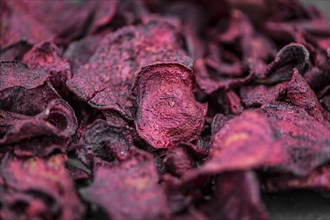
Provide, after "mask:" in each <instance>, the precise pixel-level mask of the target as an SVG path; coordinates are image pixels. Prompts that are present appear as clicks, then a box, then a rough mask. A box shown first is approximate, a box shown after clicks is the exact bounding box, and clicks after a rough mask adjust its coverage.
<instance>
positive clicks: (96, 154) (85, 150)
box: [76, 119, 133, 168]
mask: <svg viewBox="0 0 330 220" xmlns="http://www.w3.org/2000/svg"><path fill="white" fill-rule="evenodd" d="M132 146H133V138H132V136H131V133H130V130H129V129H127V128H125V127H117V126H114V125H111V124H109V123H108V122H107V121H104V120H101V119H97V120H95V121H94V122H93V124H91V125H90V126H88V127H86V128H85V130H84V132H83V134H82V136H81V139H80V141H79V144H78V148H76V152H77V155H78V158H79V159H80V160H81V161H82V162H83V163H85V164H86V165H87V166H88V167H89V168H93V165H94V162H95V161H94V160H95V158H99V159H101V160H104V161H106V162H109V163H110V162H112V161H114V160H119V161H122V160H125V159H126V158H127V157H128V156H129V155H130V153H131V152H130V151H129V150H130V148H131V147H132Z"/></svg>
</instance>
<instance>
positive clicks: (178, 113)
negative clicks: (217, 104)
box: [135, 63, 207, 148]
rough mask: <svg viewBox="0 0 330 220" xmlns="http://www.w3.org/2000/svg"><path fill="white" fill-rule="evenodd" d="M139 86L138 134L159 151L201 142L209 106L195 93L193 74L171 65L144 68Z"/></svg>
mask: <svg viewBox="0 0 330 220" xmlns="http://www.w3.org/2000/svg"><path fill="white" fill-rule="evenodd" d="M136 87H137V104H138V110H137V116H136V120H135V126H136V130H137V132H138V134H139V135H140V137H142V138H143V139H144V140H145V141H146V142H148V143H149V144H150V145H151V146H153V147H155V148H172V147H174V146H175V145H176V144H178V143H180V142H188V143H189V142H191V141H193V140H196V139H198V137H199V135H200V133H201V131H202V128H203V125H204V120H205V116H206V111H207V106H206V105H203V104H200V103H198V102H197V101H196V100H195V98H194V96H193V93H192V89H193V75H192V72H191V70H190V69H188V68H187V67H185V66H182V65H179V64H175V63H172V64H171V63H169V64H155V65H151V66H147V67H144V68H143V69H142V70H141V72H140V73H139V77H138V79H137V83H136Z"/></svg>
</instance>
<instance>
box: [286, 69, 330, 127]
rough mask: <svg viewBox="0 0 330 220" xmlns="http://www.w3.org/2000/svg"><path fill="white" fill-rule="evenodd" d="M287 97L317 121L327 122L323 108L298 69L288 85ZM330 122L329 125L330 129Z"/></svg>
mask: <svg viewBox="0 0 330 220" xmlns="http://www.w3.org/2000/svg"><path fill="white" fill-rule="evenodd" d="M287 97H288V98H289V100H290V102H291V103H292V104H294V105H296V106H299V107H302V108H305V110H306V111H307V112H308V114H310V115H311V116H313V117H314V118H315V119H316V120H317V121H319V122H323V121H324V120H325V117H324V113H325V111H324V109H323V107H322V106H321V104H320V103H319V100H318V99H317V97H316V95H315V93H314V91H313V90H312V89H311V88H310V87H309V85H308V84H307V82H306V80H305V79H304V78H303V77H302V76H301V75H300V74H299V72H298V70H297V69H296V68H294V69H293V75H292V78H291V81H290V82H289V83H288V87H287ZM329 119H330V118H329ZM329 122H330V120H329ZM329 122H328V123H327V124H328V127H329V128H330V126H329Z"/></svg>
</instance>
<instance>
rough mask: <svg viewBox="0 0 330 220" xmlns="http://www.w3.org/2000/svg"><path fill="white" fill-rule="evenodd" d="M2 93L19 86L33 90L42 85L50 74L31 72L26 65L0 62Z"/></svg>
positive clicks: (39, 71) (0, 89) (37, 71)
mask: <svg viewBox="0 0 330 220" xmlns="http://www.w3.org/2000/svg"><path fill="white" fill-rule="evenodd" d="M0 69H1V71H0V91H3V90H5V89H8V88H11V87H15V86H19V87H23V88H26V89H33V88H36V87H38V86H40V85H42V84H43V83H44V82H45V81H46V79H47V78H48V77H49V73H47V72H45V71H42V70H30V69H28V68H27V66H26V65H24V64H21V63H19V62H15V61H2V62H0Z"/></svg>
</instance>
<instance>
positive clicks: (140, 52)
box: [68, 19, 191, 118]
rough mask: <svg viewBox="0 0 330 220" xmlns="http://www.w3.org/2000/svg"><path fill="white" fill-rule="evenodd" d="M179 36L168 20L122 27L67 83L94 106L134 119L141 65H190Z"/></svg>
mask: <svg viewBox="0 0 330 220" xmlns="http://www.w3.org/2000/svg"><path fill="white" fill-rule="evenodd" d="M177 38H178V32H177V30H176V28H175V26H173V25H172V24H171V23H169V22H167V21H166V20H165V19H164V20H161V19H151V20H150V21H149V22H147V23H146V24H143V25H140V26H137V27H133V26H131V27H125V28H123V29H120V30H118V31H116V32H115V33H111V34H109V35H108V36H107V37H105V38H104V39H103V41H102V42H101V43H100V46H99V47H98V49H97V51H96V52H95V54H94V55H93V56H92V57H91V58H90V60H89V62H88V63H86V64H85V65H84V66H82V67H81V68H80V69H79V70H78V71H77V74H75V75H74V76H73V78H72V79H71V80H69V81H68V86H69V88H70V89H71V90H72V91H73V92H74V93H76V94H77V95H78V96H79V97H80V98H82V99H83V100H85V101H87V102H88V103H89V104H90V105H91V106H93V107H94V108H97V109H102V110H116V111H118V112H120V113H121V114H122V115H124V116H125V117H128V118H132V114H133V111H134V109H133V103H132V100H131V98H130V95H131V89H132V85H133V83H134V82H135V79H136V76H137V73H138V72H139V71H140V69H141V68H142V67H144V66H146V65H149V64H153V63H157V62H180V63H182V64H186V65H189V64H191V59H190V58H189V57H187V56H186V55H185V54H184V52H183V50H182V49H181V48H180V45H179V43H178V42H177Z"/></svg>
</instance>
